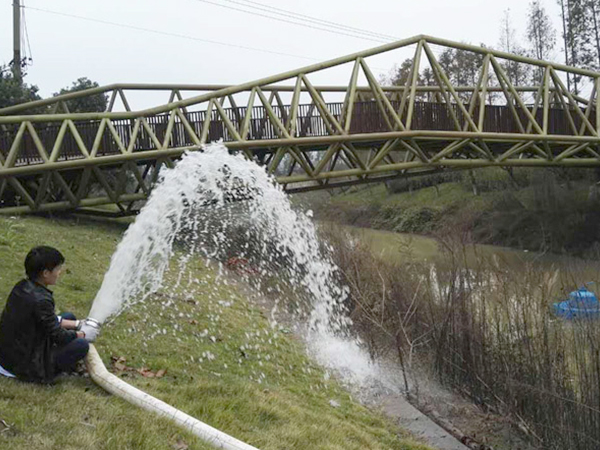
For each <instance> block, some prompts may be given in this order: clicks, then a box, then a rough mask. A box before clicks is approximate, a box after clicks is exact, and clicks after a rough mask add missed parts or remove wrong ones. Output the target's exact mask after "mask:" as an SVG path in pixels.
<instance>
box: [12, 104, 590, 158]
mask: <svg viewBox="0 0 600 450" xmlns="http://www.w3.org/2000/svg"><path fill="white" fill-rule="evenodd" d="M391 104H392V106H393V107H394V108H396V109H399V108H400V103H399V102H391ZM327 106H328V109H329V111H330V112H331V114H332V115H333V116H334V117H335V118H336V119H337V120H340V117H342V109H343V103H328V104H327ZM450 108H452V109H453V110H454V114H455V115H456V116H457V118H458V119H459V121H460V123H465V117H464V115H463V113H462V111H461V109H460V108H459V107H458V106H457V105H455V104H453V105H452V106H450ZM515 109H516V111H517V114H518V115H519V117H520V119H521V122H522V123H527V117H526V114H525V112H524V111H523V110H522V109H519V108H518V107H515ZM273 111H274V112H275V114H276V115H277V117H278V118H279V119H280V120H281V122H282V123H287V122H289V117H290V107H289V106H284V107H280V106H273ZM225 112H226V114H227V117H228V118H229V120H230V121H231V123H232V124H233V125H234V126H235V127H236V128H237V129H239V127H240V124H241V122H242V120H243V118H244V117H245V116H246V113H247V109H246V108H244V107H239V108H226V109H225ZM530 112H533V108H531V109H530ZM478 114H479V112H478V108H475V110H474V114H473V116H474V117H477V116H478ZM595 114H596V113H595V111H594V110H592V111H590V114H589V116H590V117H589V119H590V122H592V123H595V120H596V119H595ZM542 115H543V111H542V110H541V109H539V110H538V111H536V114H535V117H536V119H537V121H538V123H542V120H543V117H542ZM569 115H570V116H571V117H570V118H569V117H568V116H569ZM251 117H252V118H251V119H250V123H249V125H250V126H249V133H248V137H247V140H249V141H252V140H261V141H264V140H272V139H277V138H279V137H281V136H279V134H278V130H277V129H276V128H275V127H274V126H273V123H272V121H271V120H269V119H268V116H267V111H266V109H265V108H264V107H262V106H255V107H253V108H252V116H251ZM186 118H187V120H188V121H189V123H190V125H191V126H192V127H193V128H194V130H195V131H196V133H197V134H198V135H200V134H201V130H202V127H203V124H204V122H205V120H206V111H193V112H188V113H186ZM147 121H148V124H149V126H150V129H151V130H152V131H153V133H154V134H155V135H156V137H157V138H158V139H159V141H161V142H162V141H163V140H164V137H165V134H166V132H167V127H168V122H169V115H168V114H161V115H156V116H152V117H148V118H147ZM571 121H572V123H573V124H574V125H575V127H576V128H577V129H579V128H580V127H581V119H580V117H579V116H578V115H577V114H574V113H571V112H567V111H565V110H564V109H563V108H562V106H561V107H558V106H557V107H556V108H552V107H550V108H549V116H548V134H551V135H565V136H574V135H576V134H577V133H575V132H574V131H573V125H572V123H571ZM113 124H114V127H115V130H116V132H117V134H118V136H119V138H120V139H121V141H122V143H123V145H124V146H125V147H126V148H127V147H128V146H129V145H130V138H131V135H132V132H133V121H131V120H127V119H122V120H114V121H113ZM99 126H100V121H99V120H91V121H82V122H76V127H77V130H78V132H79V134H80V136H81V138H82V141H83V143H84V144H85V146H86V147H87V148H88V149H91V148H92V146H93V145H94V140H95V138H96V134H97V132H98V128H99ZM60 127H61V123H60V122H49V123H37V124H36V132H37V134H38V136H39V138H40V140H41V142H42V144H43V146H44V148H46V149H52V148H53V145H54V143H55V141H56V139H57V136H58V135H59V131H60ZM411 129H412V130H432V131H460V130H457V128H456V125H455V122H454V121H453V119H452V115H451V112H450V110H449V106H448V104H446V103H435V102H415V108H414V116H413V120H412V128H411ZM17 130H18V127H17V126H16V125H15V126H13V128H12V129H10V128H8V129H7V130H5V131H4V132H3V133H1V134H0V154H2V155H3V156H4V157H6V156H7V154H8V151H9V149H10V148H11V145H12V142H13V140H14V139H15V136H16V134H17ZM296 130H297V136H299V137H309V136H313V137H314V136H328V135H330V133H329V132H328V129H327V123H326V121H325V120H323V118H322V117H321V116H320V113H319V111H318V109H317V108H316V107H315V105H314V104H304V105H299V109H298V115H297V118H296ZM349 131H350V133H351V134H357V133H376V132H386V131H390V129H389V126H388V125H387V123H386V121H385V119H384V116H383V115H382V113H381V110H380V109H379V107H378V105H377V103H376V102H375V101H363V102H356V103H355V104H354V110H353V115H352V123H351V126H350V130H349ZM482 131H483V132H492V133H514V134H519V133H521V132H522V131H521V130H520V128H519V126H518V124H517V123H516V121H515V117H514V113H513V111H511V108H509V107H508V106H496V105H486V106H485V113H484V121H483V130H482ZM171 139H172V140H171V143H170V146H172V147H185V146H191V145H193V144H194V143H193V142H191V141H190V139H189V137H188V135H187V133H186V132H185V129H184V126H183V124H182V123H181V122H180V121H177V122H176V123H175V125H174V130H173V134H172V138H171ZM219 139H223V141H224V142H229V141H232V140H234V139H233V137H232V136H231V133H230V131H229V130H228V128H227V126H226V124H225V122H224V121H223V120H221V118H220V116H219V114H218V113H217V112H216V111H213V112H212V113H211V121H210V126H209V131H208V138H207V141H208V142H211V141H217V140H219ZM21 145H22V146H23V149H22V151H21V152H19V157H18V158H17V160H16V161H15V166H23V165H35V164H41V163H43V160H42V158H41V157H40V154H39V152H38V150H37V149H36V146H35V143H34V141H33V138H32V136H30V135H28V134H25V135H24V136H23V140H22V142H21ZM154 148H155V145H154V144H153V142H152V139H151V136H150V135H149V134H148V133H147V132H146V131H145V130H143V129H142V130H140V132H139V134H138V136H137V139H136V142H135V143H134V147H133V151H134V152H136V151H142V150H150V149H154ZM315 149H316V150H318V149H319V147H316V148H315ZM254 150H255V151H258V152H259V153H260V152H261V150H262V151H263V152H264V151H269V148H256V149H254ZM48 151H49V150H48ZM120 152H121V151H120V149H119V146H118V144H117V143H116V141H115V140H114V139H113V138H112V136H111V135H110V133H105V134H104V135H103V137H102V141H101V143H100V145H99V148H98V153H97V155H99V156H103V155H113V154H119V153H120ZM83 157H84V156H83V155H82V153H81V151H80V150H79V148H78V145H77V142H76V140H75V138H74V136H73V135H71V134H70V133H67V134H66V135H65V137H64V140H63V142H62V148H61V153H60V157H59V158H58V160H59V161H61V160H71V159H81V158H83Z"/></svg>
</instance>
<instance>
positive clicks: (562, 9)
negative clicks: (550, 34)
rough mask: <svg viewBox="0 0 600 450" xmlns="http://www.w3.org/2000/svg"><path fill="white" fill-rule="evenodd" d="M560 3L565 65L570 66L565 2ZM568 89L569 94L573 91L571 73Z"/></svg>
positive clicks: (563, 0)
mask: <svg viewBox="0 0 600 450" xmlns="http://www.w3.org/2000/svg"><path fill="white" fill-rule="evenodd" d="M559 1H560V10H561V17H562V25H563V43H564V46H565V64H566V65H567V66H568V65H569V45H568V41H569V40H568V34H567V16H566V13H565V0H559ZM567 89H568V90H569V92H570V91H571V77H570V74H569V72H567Z"/></svg>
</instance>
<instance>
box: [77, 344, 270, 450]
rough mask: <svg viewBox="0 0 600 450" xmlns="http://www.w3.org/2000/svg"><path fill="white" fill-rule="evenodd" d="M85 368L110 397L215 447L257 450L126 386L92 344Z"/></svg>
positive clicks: (233, 449)
mask: <svg viewBox="0 0 600 450" xmlns="http://www.w3.org/2000/svg"><path fill="white" fill-rule="evenodd" d="M86 365H87V368H88V371H89V373H90V376H91V377H92V380H94V381H95V382H96V383H97V384H98V385H99V386H101V387H102V388H104V389H105V390H107V391H108V392H110V393H111V394H113V395H116V396H118V397H121V398H123V399H124V400H127V401H128V402H129V403H133V404H134V405H137V406H139V407H140V408H143V409H145V410H147V411H152V412H154V413H156V414H158V415H159V416H163V417H166V418H167V419H170V420H171V421H173V422H175V423H176V424H177V425H179V426H181V427H182V428H185V429H186V430H188V431H190V432H191V433H193V434H194V435H196V436H198V437H199V438H200V439H202V440H203V441H205V442H207V443H208V444H211V445H213V446H214V447H216V448H220V449H225V450H258V449H257V448H256V447H252V446H251V445H248V444H246V443H244V442H242V441H238V440H237V439H236V438H234V437H231V436H229V435H228V434H225V433H223V432H222V431H219V430H217V429H216V428H213V427H211V426H210V425H207V424H205V423H203V422H200V421H199V420H198V419H195V418H194V417H192V416H190V415H188V414H186V413H184V412H182V411H179V410H178V409H175V408H173V407H172V406H171V405H168V404H166V403H165V402H163V401H161V400H159V399H157V398H155V397H152V396H151V395H149V394H146V393H145V392H143V391H141V390H139V389H137V388H135V387H133V386H131V385H130V384H127V383H125V382H124V381H123V380H121V379H120V378H118V377H116V376H115V375H113V374H112V373H110V372H109V371H108V370H106V367H105V366H104V363H103V362H102V359H100V355H99V354H98V351H97V350H96V348H95V347H94V346H93V345H90V351H89V352H88V355H87V357H86Z"/></svg>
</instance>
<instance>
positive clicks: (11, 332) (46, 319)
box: [0, 280, 77, 383]
mask: <svg viewBox="0 0 600 450" xmlns="http://www.w3.org/2000/svg"><path fill="white" fill-rule="evenodd" d="M76 337H77V333H76V332H75V331H71V330H65V329H63V328H61V327H60V325H59V323H58V319H57V317H56V313H55V310H54V299H53V297H52V291H49V290H48V289H46V288H45V287H44V286H42V285H40V284H37V283H34V282H32V281H30V280H22V281H20V282H19V283H17V284H16V285H15V287H14V288H13V290H12V291H11V293H10V295H9V297H8V300H7V302H6V306H5V308H4V311H3V312H2V317H0V365H1V366H2V367H4V368H5V369H6V370H8V371H10V372H12V373H13V374H15V375H16V376H17V378H19V379H21V380H24V381H34V382H40V383H49V382H51V381H52V380H53V378H54V376H55V373H54V361H53V358H52V348H53V347H54V346H63V345H66V344H68V343H69V342H71V341H72V340H73V339H75V338H76Z"/></svg>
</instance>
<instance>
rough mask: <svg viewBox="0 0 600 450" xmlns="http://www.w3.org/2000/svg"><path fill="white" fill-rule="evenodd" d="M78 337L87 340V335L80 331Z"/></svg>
mask: <svg viewBox="0 0 600 450" xmlns="http://www.w3.org/2000/svg"><path fill="white" fill-rule="evenodd" d="M77 337H78V338H81V339H83V338H85V333H84V332H83V331H78V332H77Z"/></svg>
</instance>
